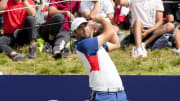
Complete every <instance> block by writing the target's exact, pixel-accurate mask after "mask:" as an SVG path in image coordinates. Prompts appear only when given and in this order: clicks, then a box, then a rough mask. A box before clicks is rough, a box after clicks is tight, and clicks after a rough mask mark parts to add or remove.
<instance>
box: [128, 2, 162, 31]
mask: <svg viewBox="0 0 180 101" xmlns="http://www.w3.org/2000/svg"><path fill="white" fill-rule="evenodd" d="M129 7H130V10H131V16H132V21H131V25H133V24H134V22H135V20H136V19H140V20H141V21H142V23H143V27H148V28H151V27H153V26H154V25H155V23H156V12H157V11H164V7H163V3H162V1H161V0H129Z"/></svg>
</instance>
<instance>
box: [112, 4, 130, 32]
mask: <svg viewBox="0 0 180 101" xmlns="http://www.w3.org/2000/svg"><path fill="white" fill-rule="evenodd" d="M129 14H130V12H129V8H127V7H125V6H120V5H117V7H116V14H115V18H114V22H115V23H116V24H118V25H119V27H120V28H122V29H129V26H130V21H129V20H130V15H129Z"/></svg>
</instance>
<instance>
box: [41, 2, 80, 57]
mask: <svg viewBox="0 0 180 101" xmlns="http://www.w3.org/2000/svg"><path fill="white" fill-rule="evenodd" d="M60 1H62V2H60ZM56 2H59V3H56ZM50 3H54V4H50V5H49V9H48V17H47V24H53V23H57V24H55V25H50V26H46V27H43V28H41V30H40V35H41V37H43V38H44V39H45V41H47V42H49V43H50V44H51V45H52V46H53V57H54V58H55V59H58V58H61V56H63V57H67V56H68V52H69V51H68V49H67V48H65V46H66V44H67V42H68V41H69V40H70V31H69V30H70V23H68V22H67V21H72V20H73V19H74V18H75V17H74V15H73V14H75V12H80V1H64V2H63V0H50ZM64 53H65V54H64Z"/></svg>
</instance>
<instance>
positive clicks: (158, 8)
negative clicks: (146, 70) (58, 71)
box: [0, 0, 180, 61]
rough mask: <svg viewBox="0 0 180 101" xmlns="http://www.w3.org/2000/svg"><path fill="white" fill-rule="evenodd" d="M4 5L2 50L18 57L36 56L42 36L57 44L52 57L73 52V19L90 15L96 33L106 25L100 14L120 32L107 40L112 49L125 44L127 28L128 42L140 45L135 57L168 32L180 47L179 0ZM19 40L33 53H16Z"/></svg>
mask: <svg viewBox="0 0 180 101" xmlns="http://www.w3.org/2000/svg"><path fill="white" fill-rule="evenodd" d="M168 1H171V3H170V2H168ZM172 2H173V3H172ZM0 5H1V6H0V29H2V28H3V33H1V32H0V51H4V52H5V53H6V55H7V56H9V57H10V58H11V59H12V60H13V61H19V60H21V59H23V58H27V57H28V58H30V59H34V58H36V47H37V45H36V41H37V38H39V37H41V38H43V40H44V41H46V42H48V43H49V44H50V45H51V46H52V50H53V51H52V57H53V58H55V59H59V58H62V57H68V55H69V54H68V53H69V47H67V44H68V42H69V41H70V40H71V37H73V36H71V35H72V34H71V29H70V24H71V21H73V20H74V19H75V17H79V16H81V17H84V18H86V19H88V21H89V22H90V23H89V24H90V26H91V28H92V29H95V30H93V31H95V32H92V33H95V34H92V35H91V37H93V36H96V35H98V34H99V33H100V32H101V31H102V26H101V24H98V23H95V22H93V21H92V20H91V19H90V18H91V17H92V16H94V15H96V14H100V15H102V16H103V17H104V18H105V19H106V20H107V21H109V23H111V24H112V25H113V31H114V33H116V36H114V37H113V39H111V40H109V42H107V43H106V44H107V46H108V47H106V50H107V51H111V49H117V48H119V47H120V45H119V43H120V42H119V41H117V40H116V39H117V38H118V34H119V32H120V31H121V29H122V28H125V29H126V30H127V29H128V30H130V35H129V41H130V42H132V43H134V44H135V46H134V47H133V48H132V51H131V57H133V58H139V57H147V56H148V55H147V54H148V53H147V50H146V49H147V48H149V47H152V46H153V44H154V43H155V42H156V41H157V40H158V39H159V38H160V37H161V36H163V35H164V34H167V33H168V34H170V36H171V37H172V39H173V40H171V41H172V43H173V44H174V45H175V48H176V49H173V50H172V52H173V53H180V30H179V21H180V10H179V9H180V4H178V2H177V0H97V1H91V0H89V1H87V0H84V1H83V0H82V1H79V0H78V1H75V0H72V1H66V0H41V1H38V0H36V1H33V0H0ZM12 5H13V6H12ZM39 5H43V6H39ZM19 8H23V9H19ZM41 13H42V14H41ZM41 20H42V21H41ZM37 24H38V25H37ZM38 26H40V27H38ZM90 30H91V29H90ZM123 30H124V29H123ZM90 34H91V33H90ZM110 43H114V44H115V45H109V44H110ZM15 44H16V45H17V44H18V45H24V44H29V54H28V55H25V54H23V53H18V52H16V50H15V49H13V48H12V47H13V46H14V45H15Z"/></svg>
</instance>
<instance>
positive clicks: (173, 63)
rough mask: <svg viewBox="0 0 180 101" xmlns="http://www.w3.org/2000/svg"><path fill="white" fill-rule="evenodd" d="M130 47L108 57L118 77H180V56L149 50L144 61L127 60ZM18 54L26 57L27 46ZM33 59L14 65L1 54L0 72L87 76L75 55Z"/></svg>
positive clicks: (43, 55) (39, 54)
mask: <svg viewBox="0 0 180 101" xmlns="http://www.w3.org/2000/svg"><path fill="white" fill-rule="evenodd" d="M130 51H131V47H129V48H126V49H125V50H122V49H118V50H116V51H113V52H111V53H109V54H110V56H111V58H112V60H113V62H114V63H115V65H116V67H117V69H118V72H119V73H120V74H121V75H180V55H178V54H172V53H171V49H169V50H155V51H151V50H148V57H147V58H139V59H133V58H131V57H130ZM18 52H22V53H26V54H27V53H28V48H27V46H25V47H23V48H19V49H18ZM37 56H38V57H37V58H36V59H24V60H22V61H19V62H13V61H12V60H11V59H9V58H8V57H7V56H6V55H5V54H4V53H0V72H3V73H4V74H8V75H23V74H30V75H31V74H33V75H34V74H35V75H36V74H38V75H39V74H41V75H71V74H73V75H86V74H87V72H86V70H85V68H84V66H83V64H82V62H81V61H80V60H79V58H78V57H77V55H76V54H70V56H69V57H68V58H62V59H59V60H55V59H54V58H52V57H51V56H49V55H48V54H47V53H41V52H38V55H37Z"/></svg>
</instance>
